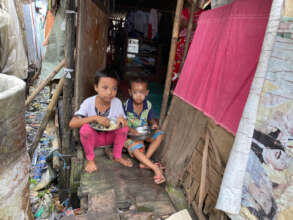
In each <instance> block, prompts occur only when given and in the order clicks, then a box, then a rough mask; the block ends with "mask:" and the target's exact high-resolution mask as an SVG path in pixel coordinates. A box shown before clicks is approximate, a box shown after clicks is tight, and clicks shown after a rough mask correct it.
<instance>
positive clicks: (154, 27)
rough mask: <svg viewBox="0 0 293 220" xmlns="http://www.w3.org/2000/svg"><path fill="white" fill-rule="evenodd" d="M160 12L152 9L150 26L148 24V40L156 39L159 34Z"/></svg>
mask: <svg viewBox="0 0 293 220" xmlns="http://www.w3.org/2000/svg"><path fill="white" fill-rule="evenodd" d="M158 23H159V22H158V11H157V9H153V8H152V9H151V11H150V14H149V24H148V38H149V39H154V37H155V36H156V35H157V33H158Z"/></svg>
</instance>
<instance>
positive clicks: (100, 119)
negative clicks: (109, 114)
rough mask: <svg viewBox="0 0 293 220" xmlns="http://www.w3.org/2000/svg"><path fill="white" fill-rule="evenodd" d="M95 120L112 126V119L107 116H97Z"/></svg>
mask: <svg viewBox="0 0 293 220" xmlns="http://www.w3.org/2000/svg"><path fill="white" fill-rule="evenodd" d="M95 122H97V123H99V124H101V125H104V126H105V127H106V128H108V127H109V126H110V120H109V119H108V118H106V117H102V116H98V115H97V116H96V118H95Z"/></svg>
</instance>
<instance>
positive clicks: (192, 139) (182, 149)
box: [160, 96, 207, 185]
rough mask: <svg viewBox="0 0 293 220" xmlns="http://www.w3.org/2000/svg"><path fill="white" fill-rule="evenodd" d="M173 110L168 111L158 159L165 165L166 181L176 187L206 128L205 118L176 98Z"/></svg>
mask: <svg viewBox="0 0 293 220" xmlns="http://www.w3.org/2000/svg"><path fill="white" fill-rule="evenodd" d="M173 98H174V99H175V103H174V108H172V109H170V112H169V114H170V115H169V116H168V117H169V122H168V125H167V128H166V131H167V133H166V138H165V141H164V142H163V144H162V150H161V152H160V157H161V158H162V160H163V162H164V163H166V165H167V167H168V169H167V171H166V172H167V179H168V181H169V182H170V183H172V184H174V185H176V184H177V183H178V182H179V180H180V179H182V176H183V171H184V168H185V167H186V166H187V164H188V162H189V160H190V158H191V155H192V153H193V151H194V149H195V146H196V144H197V142H198V141H199V138H200V136H201V134H202V132H203V130H204V128H205V127H206V124H207V118H205V117H203V114H202V113H201V112H199V111H197V110H196V109H194V108H193V107H191V106H190V105H188V104H186V103H185V102H183V101H182V100H181V99H179V98H177V97H175V96H174V97H173Z"/></svg>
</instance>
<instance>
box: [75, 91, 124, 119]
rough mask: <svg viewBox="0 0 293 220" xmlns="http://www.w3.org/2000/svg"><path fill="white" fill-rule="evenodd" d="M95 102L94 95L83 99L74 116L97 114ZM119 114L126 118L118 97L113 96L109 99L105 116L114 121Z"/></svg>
mask: <svg viewBox="0 0 293 220" xmlns="http://www.w3.org/2000/svg"><path fill="white" fill-rule="evenodd" d="M95 103H96V95H94V96H91V97H89V98H87V99H85V100H84V101H83V102H82V103H81V105H80V107H79V109H78V111H76V112H75V113H74V116H80V117H90V116H95V115H97V111H96V104H95ZM120 116H123V117H124V118H126V116H125V113H124V110H123V107H122V103H121V101H120V99H118V98H116V97H115V98H113V99H112V100H111V106H110V111H109V114H108V116H107V118H109V119H111V120H114V121H116V120H117V118H118V117H120Z"/></svg>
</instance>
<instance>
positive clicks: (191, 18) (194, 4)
mask: <svg viewBox="0 0 293 220" xmlns="http://www.w3.org/2000/svg"><path fill="white" fill-rule="evenodd" d="M196 4H197V0H194V1H192V5H191V9H190V18H189V21H188V27H187V34H186V42H185V47H184V52H183V56H182V60H181V63H180V69H179V70H180V71H179V73H178V74H179V75H180V74H181V71H182V68H183V64H184V62H185V58H186V55H187V51H188V48H189V42H190V38H191V33H192V30H193V20H194V11H195V7H196Z"/></svg>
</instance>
